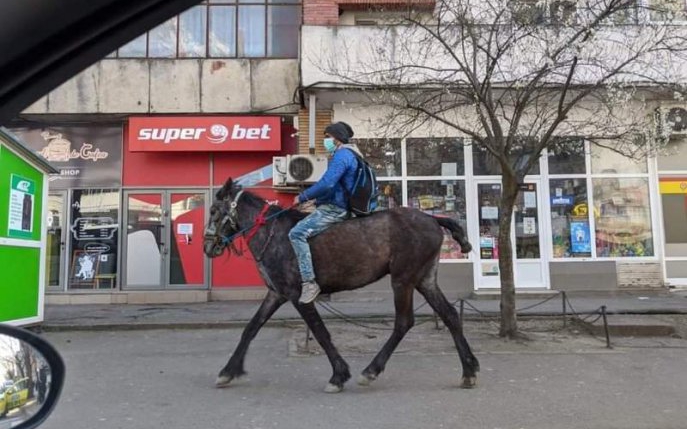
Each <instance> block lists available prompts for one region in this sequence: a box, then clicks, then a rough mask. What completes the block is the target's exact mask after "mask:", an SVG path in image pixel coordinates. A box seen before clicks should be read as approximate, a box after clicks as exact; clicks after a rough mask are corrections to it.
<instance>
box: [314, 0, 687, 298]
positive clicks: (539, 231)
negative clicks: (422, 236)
mask: <svg viewBox="0 0 687 429" xmlns="http://www.w3.org/2000/svg"><path fill="white" fill-rule="evenodd" d="M523 3H527V2H523ZM569 3H570V4H571V7H570V8H567V9H566V16H567V17H568V18H566V19H574V16H575V14H576V13H578V12H576V9H575V7H576V6H575V4H574V2H569ZM683 3H684V2H683ZM683 3H680V4H681V5H682V6H681V7H679V8H678V9H679V10H678V11H677V12H676V15H675V16H676V21H684V18H685V16H686V15H685V9H684V8H685V5H684V4H683ZM538 4H539V3H537V5H538ZM547 4H548V3H547ZM532 5H534V3H532ZM409 7H410V8H413V9H414V10H415V12H417V11H423V10H425V11H426V13H427V14H432V13H433V8H434V4H433V3H425V2H417V3H416V2H412V5H410V6H409V5H408V4H407V3H401V2H391V1H389V2H383V3H382V2H375V5H373V6H372V7H370V5H367V4H366V5H361V4H360V2H346V1H343V2H342V1H328V0H317V1H306V2H305V4H304V16H303V22H304V25H303V28H302V30H301V34H302V35H301V38H302V61H301V85H302V86H303V88H304V91H303V92H304V99H306V100H307V101H308V102H309V107H310V109H311V111H312V110H314V111H317V112H318V114H320V113H319V112H323V113H322V114H323V115H325V116H327V115H328V116H329V117H331V120H333V121H339V120H343V121H346V122H348V123H349V124H351V125H352V126H353V128H354V129H355V131H356V138H357V139H356V142H357V143H358V145H359V147H361V149H362V150H363V152H365V153H366V155H367V156H368V158H369V159H370V160H371V161H372V162H373V163H374V165H375V166H376V167H377V173H378V175H379V176H380V178H379V180H380V182H381V184H382V185H383V197H382V198H383V200H384V203H385V204H386V205H387V206H393V205H407V206H410V207H415V208H419V209H421V210H425V211H427V212H430V213H433V214H439V215H445V216H451V217H454V218H456V219H458V220H459V221H460V222H461V223H462V224H463V225H464V227H465V228H466V230H467V231H468V234H469V237H470V240H471V242H472V243H473V246H474V247H475V249H477V251H476V252H473V253H472V254H469V255H463V254H461V253H460V252H459V250H458V248H456V247H455V245H454V244H453V243H451V242H450V240H449V238H448V236H447V239H446V241H445V243H444V249H443V250H442V262H443V263H442V264H441V267H440V274H441V277H442V278H443V279H444V283H443V284H449V285H450V286H449V287H457V288H458V289H459V291H460V292H465V293H469V292H472V291H477V292H480V291H489V290H494V289H498V288H499V287H500V281H499V267H498V243H497V236H498V228H499V226H498V219H499V217H500V214H499V213H498V210H499V209H498V202H499V199H500V194H501V177H500V171H499V168H498V166H497V165H492V164H491V163H490V162H489V157H488V156H486V154H485V150H484V148H482V147H480V146H479V145H477V144H473V142H472V141H471V140H470V138H468V136H466V135H464V134H460V133H459V132H457V131H456V130H455V129H450V128H448V127H445V126H442V125H441V124H439V123H436V122H435V123H431V121H430V123H429V124H427V126H420V127H417V128H415V129H413V130H412V131H408V130H407V129H403V130H401V129H399V130H398V132H397V134H394V131H389V129H390V127H389V126H388V125H389V124H384V126H383V127H382V126H380V123H382V122H383V121H385V120H387V119H386V118H387V116H385V115H384V113H385V112H384V111H385V108H386V106H384V105H375V104H374V102H370V97H366V96H364V95H363V93H362V91H361V90H359V89H356V85H354V84H353V85H352V84H351V81H352V80H353V79H347V78H346V76H344V75H343V73H345V71H349V70H354V72H351V73H352V74H355V73H356V72H358V73H362V72H365V71H367V72H371V69H370V68H369V67H370V66H372V67H374V66H375V63H374V61H373V60H372V59H371V58H372V57H371V54H370V51H374V50H375V49H378V48H377V47H375V48H372V49H369V50H365V48H364V46H365V45H366V41H369V40H375V38H378V37H380V36H381V35H384V36H385V37H387V39H385V40H386V41H385V43H386V44H387V45H388V46H389V47H390V48H389V50H388V51H384V52H383V53H382V55H389V56H391V55H403V53H400V54H399V53H398V52H401V51H402V50H403V49H408V46H412V44H405V45H404V44H403V42H402V41H399V40H398V39H394V37H393V35H394V34H396V33H395V32H394V29H393V25H388V24H389V23H388V22H387V21H388V20H390V19H391V20H393V15H394V13H399V14H403V13H404V11H407V9H408V8H409ZM395 10H398V12H395ZM552 10H553V9H551V10H549V9H547V8H544V9H543V12H542V16H540V17H539V18H541V20H542V24H555V23H554V22H553V21H552V20H553V13H552ZM550 12H551V14H550ZM390 17H391V18H390ZM633 19H634V20H635V21H632V22H633V23H639V20H640V19H645V20H649V21H651V20H663V19H665V18H664V17H663V16H658V15H654V12H651V13H650V14H649V15H647V16H645V17H639V16H637V17H635V18H633ZM635 27H636V26H632V25H631V26H628V27H620V28H621V30H618V31H634V30H633V28H635ZM676 28H679V27H677V26H676ZM625 29H628V30H625ZM680 31H681V30H680ZM398 34H400V32H398ZM389 35H392V36H391V37H390V36H389ZM398 37H401V36H398ZM314 51H317V52H318V55H319V56H316V55H314V54H313V52H314ZM406 54H408V55H409V56H413V55H416V56H422V52H419V51H418V52H411V53H406ZM322 58H324V59H322ZM337 58H340V59H342V61H343V60H344V59H345V61H349V63H348V64H344V65H342V66H339V65H337V64H335V61H336V59H337ZM366 67H368V68H366ZM352 74H351V75H349V76H352ZM663 97H664V98H663V99H661V98H658V99H656V100H654V102H653V105H654V106H658V107H657V108H658V109H659V110H660V111H661V112H667V113H666V114H672V113H670V112H680V113H681V114H682V113H685V112H687V111H685V110H684V109H685V108H687V104H685V103H684V101H680V100H676V99H674V98H673V97H672V94H669V95H667V96H666V95H665V94H664V95H663ZM313 107H315V108H313ZM646 114H651V112H650V111H648V112H646ZM470 115H471V113H470V111H469V109H466V111H465V112H461V111H457V112H456V114H455V116H456V117H459V118H460V117H462V118H469V117H470ZM686 119H687V118H686ZM682 121H684V119H679V120H677V124H676V123H673V124H672V125H673V132H672V134H671V136H670V141H669V143H668V145H667V147H666V148H665V149H664V150H662V151H660V152H659V153H657V154H653V155H651V156H648V157H646V158H644V159H642V160H640V161H633V160H631V159H629V158H626V157H623V156H622V155H620V154H618V153H616V152H614V151H612V150H608V149H604V148H603V147H600V146H598V145H593V144H591V143H590V142H589V141H588V139H585V137H584V135H582V136H580V137H579V138H575V139H568V141H567V142H566V144H565V145H560V146H556V147H552V148H550V149H549V150H548V151H547V150H545V151H544V153H543V154H542V157H541V158H540V159H539V162H538V163H537V164H536V165H535V166H534V169H533V170H532V171H531V172H530V175H528V176H527V177H526V178H525V181H524V183H523V184H521V189H520V193H519V196H518V200H517V201H516V204H515V212H514V216H513V217H514V219H513V225H512V229H513V232H512V234H511V238H512V242H513V254H514V255H515V263H514V272H515V283H516V289H517V290H521V291H522V290H547V289H552V290H624V289H635V288H661V287H666V286H669V287H680V286H685V285H687V277H685V276H686V275H687V271H686V270H687V140H686V139H685V136H684V134H685V128H684V126H683V125H681V124H682ZM391 129H393V126H392V127H391Z"/></svg>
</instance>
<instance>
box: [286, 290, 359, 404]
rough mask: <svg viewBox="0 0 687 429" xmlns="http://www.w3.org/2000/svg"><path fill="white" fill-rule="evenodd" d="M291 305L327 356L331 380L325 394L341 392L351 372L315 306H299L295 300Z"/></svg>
mask: <svg viewBox="0 0 687 429" xmlns="http://www.w3.org/2000/svg"><path fill="white" fill-rule="evenodd" d="M293 305H294V306H295V307H296V310H298V312H299V313H300V315H301V317H303V320H305V323H307V324H308V327H309V328H310V330H311V331H312V333H313V335H314V336H315V339H316V340H317V342H318V343H319V344H320V346H322V349H323V350H324V352H325V353H326V354H327V357H328V358H329V363H330V364H331V365H332V371H333V374H332V378H330V379H329V383H328V384H327V386H325V388H324V391H325V392H326V393H338V392H341V391H342V390H343V385H344V383H345V382H347V381H348V379H350V378H351V372H350V369H349V368H348V364H347V363H346V361H345V360H344V359H343V358H342V357H341V355H340V354H339V351H338V350H336V347H334V344H333V343H332V337H331V335H329V331H328V330H327V327H326V326H324V322H323V321H322V318H321V317H320V314H319V313H318V312H317V309H315V304H313V303H309V304H301V303H299V302H298V301H297V299H296V300H295V301H293Z"/></svg>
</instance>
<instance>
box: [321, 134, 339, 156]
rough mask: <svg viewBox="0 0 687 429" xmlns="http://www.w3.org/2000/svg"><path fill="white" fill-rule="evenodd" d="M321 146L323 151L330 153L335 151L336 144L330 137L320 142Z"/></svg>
mask: <svg viewBox="0 0 687 429" xmlns="http://www.w3.org/2000/svg"><path fill="white" fill-rule="evenodd" d="M322 144H324V148H325V150H326V151H327V152H329V153H332V152H334V151H335V150H336V143H335V142H334V139H333V138H332V137H327V138H326V139H324V140H322Z"/></svg>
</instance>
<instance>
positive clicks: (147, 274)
mask: <svg viewBox="0 0 687 429" xmlns="http://www.w3.org/2000/svg"><path fill="white" fill-rule="evenodd" d="M124 205H125V207H124V213H125V217H124V226H125V228H126V231H125V233H124V235H123V237H124V253H123V258H122V259H123V261H124V267H125V270H124V282H123V283H122V284H123V286H124V287H125V288H153V289H160V288H162V287H163V286H164V283H163V270H162V269H163V266H164V258H165V255H166V254H167V245H166V242H165V241H164V238H165V232H164V229H165V215H166V213H165V212H164V211H163V193H162V192H127V193H125V195H124Z"/></svg>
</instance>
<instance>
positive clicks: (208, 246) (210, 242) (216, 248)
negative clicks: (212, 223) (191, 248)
mask: <svg viewBox="0 0 687 429" xmlns="http://www.w3.org/2000/svg"><path fill="white" fill-rule="evenodd" d="M225 247H226V246H225V245H224V244H222V242H221V241H220V240H218V239H217V236H211V237H208V236H206V237H205V239H204V240H203V252H204V253H205V254H206V255H207V256H208V257H210V258H216V257H218V256H220V255H221V254H222V253H224V249H225Z"/></svg>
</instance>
